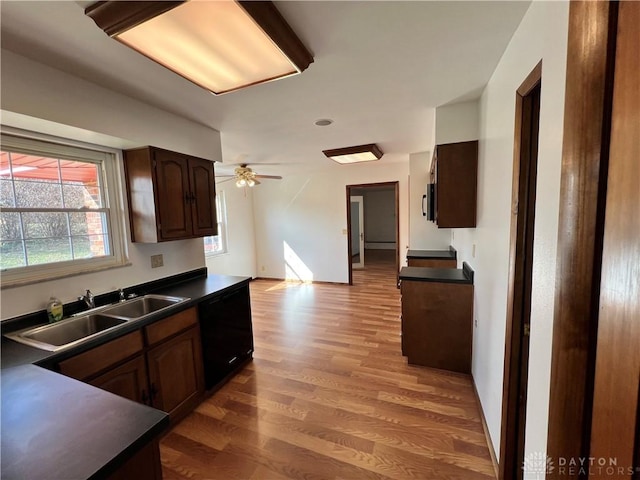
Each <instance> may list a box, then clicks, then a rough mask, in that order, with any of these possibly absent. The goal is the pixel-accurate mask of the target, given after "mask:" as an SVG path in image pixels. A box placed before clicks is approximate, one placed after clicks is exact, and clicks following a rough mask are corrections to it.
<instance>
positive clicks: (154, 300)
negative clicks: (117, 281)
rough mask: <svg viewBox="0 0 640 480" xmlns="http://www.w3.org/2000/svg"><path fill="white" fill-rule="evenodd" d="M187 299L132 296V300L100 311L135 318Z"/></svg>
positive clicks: (129, 318)
mask: <svg viewBox="0 0 640 480" xmlns="http://www.w3.org/2000/svg"><path fill="white" fill-rule="evenodd" d="M187 300H189V299H188V298H184V297H168V296H165V295H145V296H144V297H138V298H134V299H133V300H129V301H128V302H124V303H121V304H118V305H116V306H114V307H109V308H106V309H105V310H103V311H102V313H103V314H104V315H112V316H114V317H120V318H126V319H128V320H135V319H138V318H141V317H144V316H145V315H149V314H151V313H155V312H158V311H160V310H163V309H165V308H168V307H171V306H173V305H177V304H178V303H182V302H184V301H187Z"/></svg>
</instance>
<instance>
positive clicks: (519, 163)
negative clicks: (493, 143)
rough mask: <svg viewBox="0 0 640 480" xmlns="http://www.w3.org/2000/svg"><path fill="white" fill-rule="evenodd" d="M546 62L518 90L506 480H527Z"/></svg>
mask: <svg viewBox="0 0 640 480" xmlns="http://www.w3.org/2000/svg"><path fill="white" fill-rule="evenodd" d="M541 82H542V62H540V63H538V65H537V66H536V67H535V68H534V69H533V71H532V72H531V73H530V74H529V75H528V76H527V78H526V79H525V81H524V82H523V83H522V85H520V88H518V90H517V91H516V117H515V135H514V157H513V190H512V210H511V211H512V216H511V240H510V247H509V290H508V296H507V325H506V335H505V358H504V380H503V392H502V424H501V435H500V465H499V467H500V468H499V476H500V479H501V480H516V479H521V478H522V474H523V472H522V468H521V466H522V462H523V460H524V433H525V430H524V427H525V414H526V389H527V379H528V369H529V322H530V317H531V278H532V271H533V239H534V226H535V200H536V177H537V165H538V131H539V119H540V88H541Z"/></svg>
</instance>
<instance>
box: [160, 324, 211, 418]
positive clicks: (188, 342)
mask: <svg viewBox="0 0 640 480" xmlns="http://www.w3.org/2000/svg"><path fill="white" fill-rule="evenodd" d="M147 359H148V361H149V382H150V389H151V397H152V403H151V405H152V406H153V407H155V408H158V409H160V410H163V411H165V412H168V413H169V415H170V416H171V420H172V421H173V420H175V419H177V418H180V417H182V416H183V415H185V414H186V413H188V412H189V411H190V410H191V408H192V407H193V406H195V404H197V402H198V401H199V400H200V397H201V395H202V393H203V392H204V386H203V375H202V350H201V346H200V333H199V329H198V327H194V328H191V329H189V330H187V331H186V332H184V333H182V334H180V335H178V336H177V337H174V338H172V339H171V340H168V341H166V342H165V343H162V344H160V345H158V346H157V347H155V348H153V349H151V350H150V351H149V352H148V353H147Z"/></svg>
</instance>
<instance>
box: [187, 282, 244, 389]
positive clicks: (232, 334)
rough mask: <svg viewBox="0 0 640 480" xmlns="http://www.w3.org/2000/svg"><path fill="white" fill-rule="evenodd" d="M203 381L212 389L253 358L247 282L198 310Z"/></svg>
mask: <svg viewBox="0 0 640 480" xmlns="http://www.w3.org/2000/svg"><path fill="white" fill-rule="evenodd" d="M198 313H199V318H200V331H201V335H202V356H203V360H204V378H205V386H206V388H207V390H209V389H211V388H213V387H214V386H216V385H217V384H219V383H220V382H222V381H223V380H225V379H227V377H230V374H231V373H232V372H233V371H234V370H235V369H236V368H238V367H239V366H241V365H242V364H243V363H244V361H245V360H248V359H250V358H251V356H252V354H253V328H252V326H251V302H250V298H249V284H248V282H247V283H245V284H243V285H241V286H240V287H239V288H236V289H234V290H232V291H229V292H225V293H223V294H222V295H219V296H217V297H215V298H212V299H211V300H205V301H204V302H202V303H200V306H199V307H198Z"/></svg>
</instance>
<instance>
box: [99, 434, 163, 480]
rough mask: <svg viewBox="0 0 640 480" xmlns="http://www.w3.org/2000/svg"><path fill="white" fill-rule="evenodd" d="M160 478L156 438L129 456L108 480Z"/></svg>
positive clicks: (150, 479)
mask: <svg viewBox="0 0 640 480" xmlns="http://www.w3.org/2000/svg"><path fill="white" fill-rule="evenodd" d="M132 478H135V479H136V480H162V464H161V463H160V448H159V446H158V440H154V441H152V442H151V443H149V444H148V445H146V446H145V447H143V448H142V449H141V450H140V451H139V452H138V453H136V454H135V455H134V456H133V457H131V458H130V459H129V460H127V462H125V463H124V465H122V466H121V467H120V468H119V469H118V470H116V471H115V472H114V473H113V474H111V475H110V476H109V477H108V479H109V480H131V479H132Z"/></svg>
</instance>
